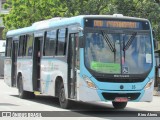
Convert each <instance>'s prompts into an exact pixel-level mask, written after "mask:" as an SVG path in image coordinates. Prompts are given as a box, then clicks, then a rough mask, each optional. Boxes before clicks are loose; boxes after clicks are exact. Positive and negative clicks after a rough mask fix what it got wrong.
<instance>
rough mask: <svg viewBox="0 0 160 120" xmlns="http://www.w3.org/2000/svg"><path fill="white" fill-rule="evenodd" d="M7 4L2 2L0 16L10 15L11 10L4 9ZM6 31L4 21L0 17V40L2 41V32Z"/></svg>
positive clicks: (1, 0) (4, 0)
mask: <svg viewBox="0 0 160 120" xmlns="http://www.w3.org/2000/svg"><path fill="white" fill-rule="evenodd" d="M4 3H6V0H0V14H8V13H9V9H3V4H4ZM3 29H4V25H3V20H2V18H1V17H0V40H3V39H2V31H3Z"/></svg>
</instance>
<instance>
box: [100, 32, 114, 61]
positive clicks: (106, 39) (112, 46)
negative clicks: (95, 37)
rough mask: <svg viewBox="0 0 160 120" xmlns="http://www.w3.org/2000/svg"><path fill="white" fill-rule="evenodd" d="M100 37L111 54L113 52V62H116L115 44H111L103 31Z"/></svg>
mask: <svg viewBox="0 0 160 120" xmlns="http://www.w3.org/2000/svg"><path fill="white" fill-rule="evenodd" d="M102 36H103V38H104V40H105V41H106V43H107V44H108V46H109V48H110V50H111V51H112V52H114V62H116V48H115V44H113V42H112V41H111V40H110V39H109V37H108V35H107V33H105V32H104V31H102Z"/></svg>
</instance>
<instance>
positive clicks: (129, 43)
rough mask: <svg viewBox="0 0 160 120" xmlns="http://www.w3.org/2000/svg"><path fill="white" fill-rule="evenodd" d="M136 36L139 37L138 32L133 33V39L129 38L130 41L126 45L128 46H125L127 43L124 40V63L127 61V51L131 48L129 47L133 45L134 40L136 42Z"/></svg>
mask: <svg viewBox="0 0 160 120" xmlns="http://www.w3.org/2000/svg"><path fill="white" fill-rule="evenodd" d="M136 35H137V32H134V33H132V35H131V37H130V38H129V40H128V41H127V43H126V45H125V41H124V39H123V46H124V47H123V55H124V61H123V62H125V59H126V53H125V51H126V50H127V49H128V48H129V46H130V45H131V44H132V42H133V40H134V38H135V37H136Z"/></svg>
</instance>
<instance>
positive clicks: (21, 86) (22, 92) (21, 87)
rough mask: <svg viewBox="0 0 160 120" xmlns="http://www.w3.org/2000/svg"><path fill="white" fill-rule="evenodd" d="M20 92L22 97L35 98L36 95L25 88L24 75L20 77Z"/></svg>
mask: <svg viewBox="0 0 160 120" xmlns="http://www.w3.org/2000/svg"><path fill="white" fill-rule="evenodd" d="M18 93H19V97H20V98H22V99H33V98H34V97H35V95H34V93H33V92H29V91H25V90H23V81H22V76H19V77H18Z"/></svg>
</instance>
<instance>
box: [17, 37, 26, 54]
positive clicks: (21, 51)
mask: <svg viewBox="0 0 160 120" xmlns="http://www.w3.org/2000/svg"><path fill="white" fill-rule="evenodd" d="M24 48H25V36H20V40H19V52H18V56H23V55H24V51H25V49H24Z"/></svg>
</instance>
